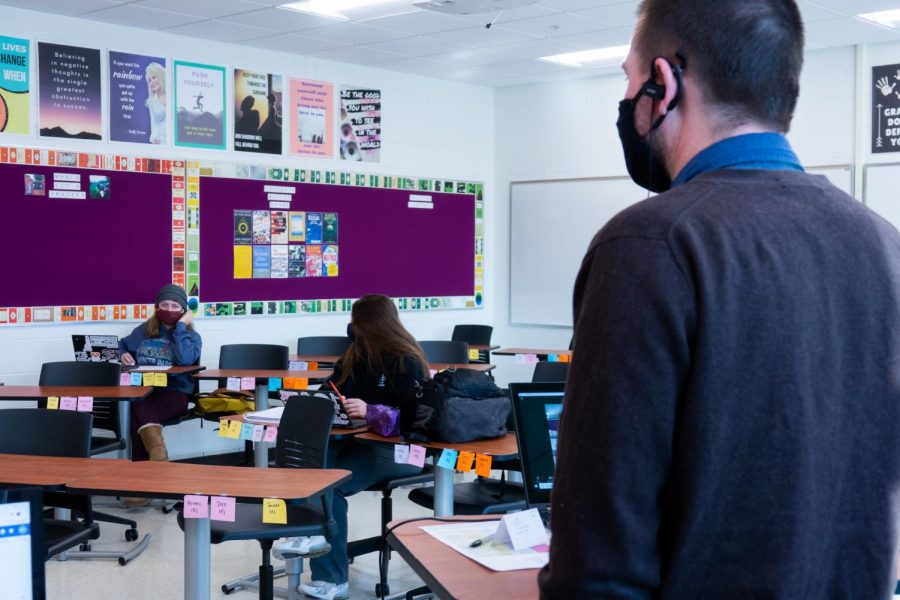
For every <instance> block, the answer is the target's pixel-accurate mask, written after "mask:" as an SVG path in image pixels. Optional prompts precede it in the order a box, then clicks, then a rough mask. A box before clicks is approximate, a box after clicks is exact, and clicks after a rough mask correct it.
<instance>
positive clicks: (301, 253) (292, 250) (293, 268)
mask: <svg viewBox="0 0 900 600" xmlns="http://www.w3.org/2000/svg"><path fill="white" fill-rule="evenodd" d="M288 277H306V246H302V245H296V246H288Z"/></svg>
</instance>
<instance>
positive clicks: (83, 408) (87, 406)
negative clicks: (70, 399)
mask: <svg viewBox="0 0 900 600" xmlns="http://www.w3.org/2000/svg"><path fill="white" fill-rule="evenodd" d="M92 410H94V397H93V396H78V412H91V411H92Z"/></svg>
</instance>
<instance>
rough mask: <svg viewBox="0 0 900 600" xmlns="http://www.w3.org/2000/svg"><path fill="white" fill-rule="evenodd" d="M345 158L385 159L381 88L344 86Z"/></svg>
mask: <svg viewBox="0 0 900 600" xmlns="http://www.w3.org/2000/svg"><path fill="white" fill-rule="evenodd" d="M340 96H341V117H340V121H341V125H340V128H339V130H338V142H339V143H340V154H341V160H354V161H362V162H380V161H381V90H376V89H371V88H363V87H359V86H341V91H340Z"/></svg>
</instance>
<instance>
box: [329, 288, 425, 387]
mask: <svg viewBox="0 0 900 600" xmlns="http://www.w3.org/2000/svg"><path fill="white" fill-rule="evenodd" d="M350 325H351V327H353V331H354V333H355V334H356V336H355V337H356V339H355V340H354V341H353V343H352V344H350V347H349V348H347V351H346V352H344V356H343V357H342V359H341V363H342V367H343V368H342V370H341V377H340V379H339V380H338V382H337V384H338V385H341V384H343V383H344V382H346V381H347V380H348V379H349V378H350V377H351V375H352V374H353V371H354V369H355V368H356V367H357V366H359V365H365V366H366V367H367V368H368V369H369V371H370V372H372V373H383V372H384V371H386V370H387V369H386V359H388V358H394V359H396V361H397V368H398V369H400V370H401V372H402V370H403V360H404V359H405V358H407V357H409V358H412V359H413V360H415V361H416V362H418V363H419V366H420V367H421V369H422V376H423V377H425V378H428V375H429V371H428V361H427V360H425V353H424V352H422V348H421V347H420V346H419V343H418V342H417V341H416V338H414V337H413V336H412V334H410V333H409V332H408V331H407V330H406V328H405V327H403V323H401V322H400V313H398V312H397V307H396V306H395V305H394V302H393V301H392V300H391V299H390V298H388V297H387V296H382V295H381V294H368V295H366V296H363V297H362V298H360V299H359V300H357V301H356V302H354V303H353V308H352V310H351V311H350Z"/></svg>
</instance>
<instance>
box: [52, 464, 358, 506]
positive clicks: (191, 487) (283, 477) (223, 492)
mask: <svg viewBox="0 0 900 600" xmlns="http://www.w3.org/2000/svg"><path fill="white" fill-rule="evenodd" d="M349 479H350V471H345V470H341V469H274V468H273V469H253V468H249V467H221V466H213V465H195V464H186V463H173V462H155V461H142V462H126V463H125V464H122V465H118V466H117V467H116V468H114V469H107V470H105V471H102V472H100V473H97V474H96V475H93V476H90V477H79V478H78V479H76V480H74V481H72V482H71V483H69V484H67V486H66V487H68V489H70V490H72V491H74V492H81V493H91V494H106V493H110V492H116V494H117V495H136V496H149V497H155V498H178V497H181V496H184V495H185V494H199V495H202V496H232V497H234V498H237V499H238V500H259V499H260V498H281V499H284V500H302V499H305V498H309V497H312V496H317V495H319V494H321V493H322V492H324V491H327V490H329V489H331V488H333V487H335V486H337V485H339V484H340V483H342V482H344V481H347V480H349Z"/></svg>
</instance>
